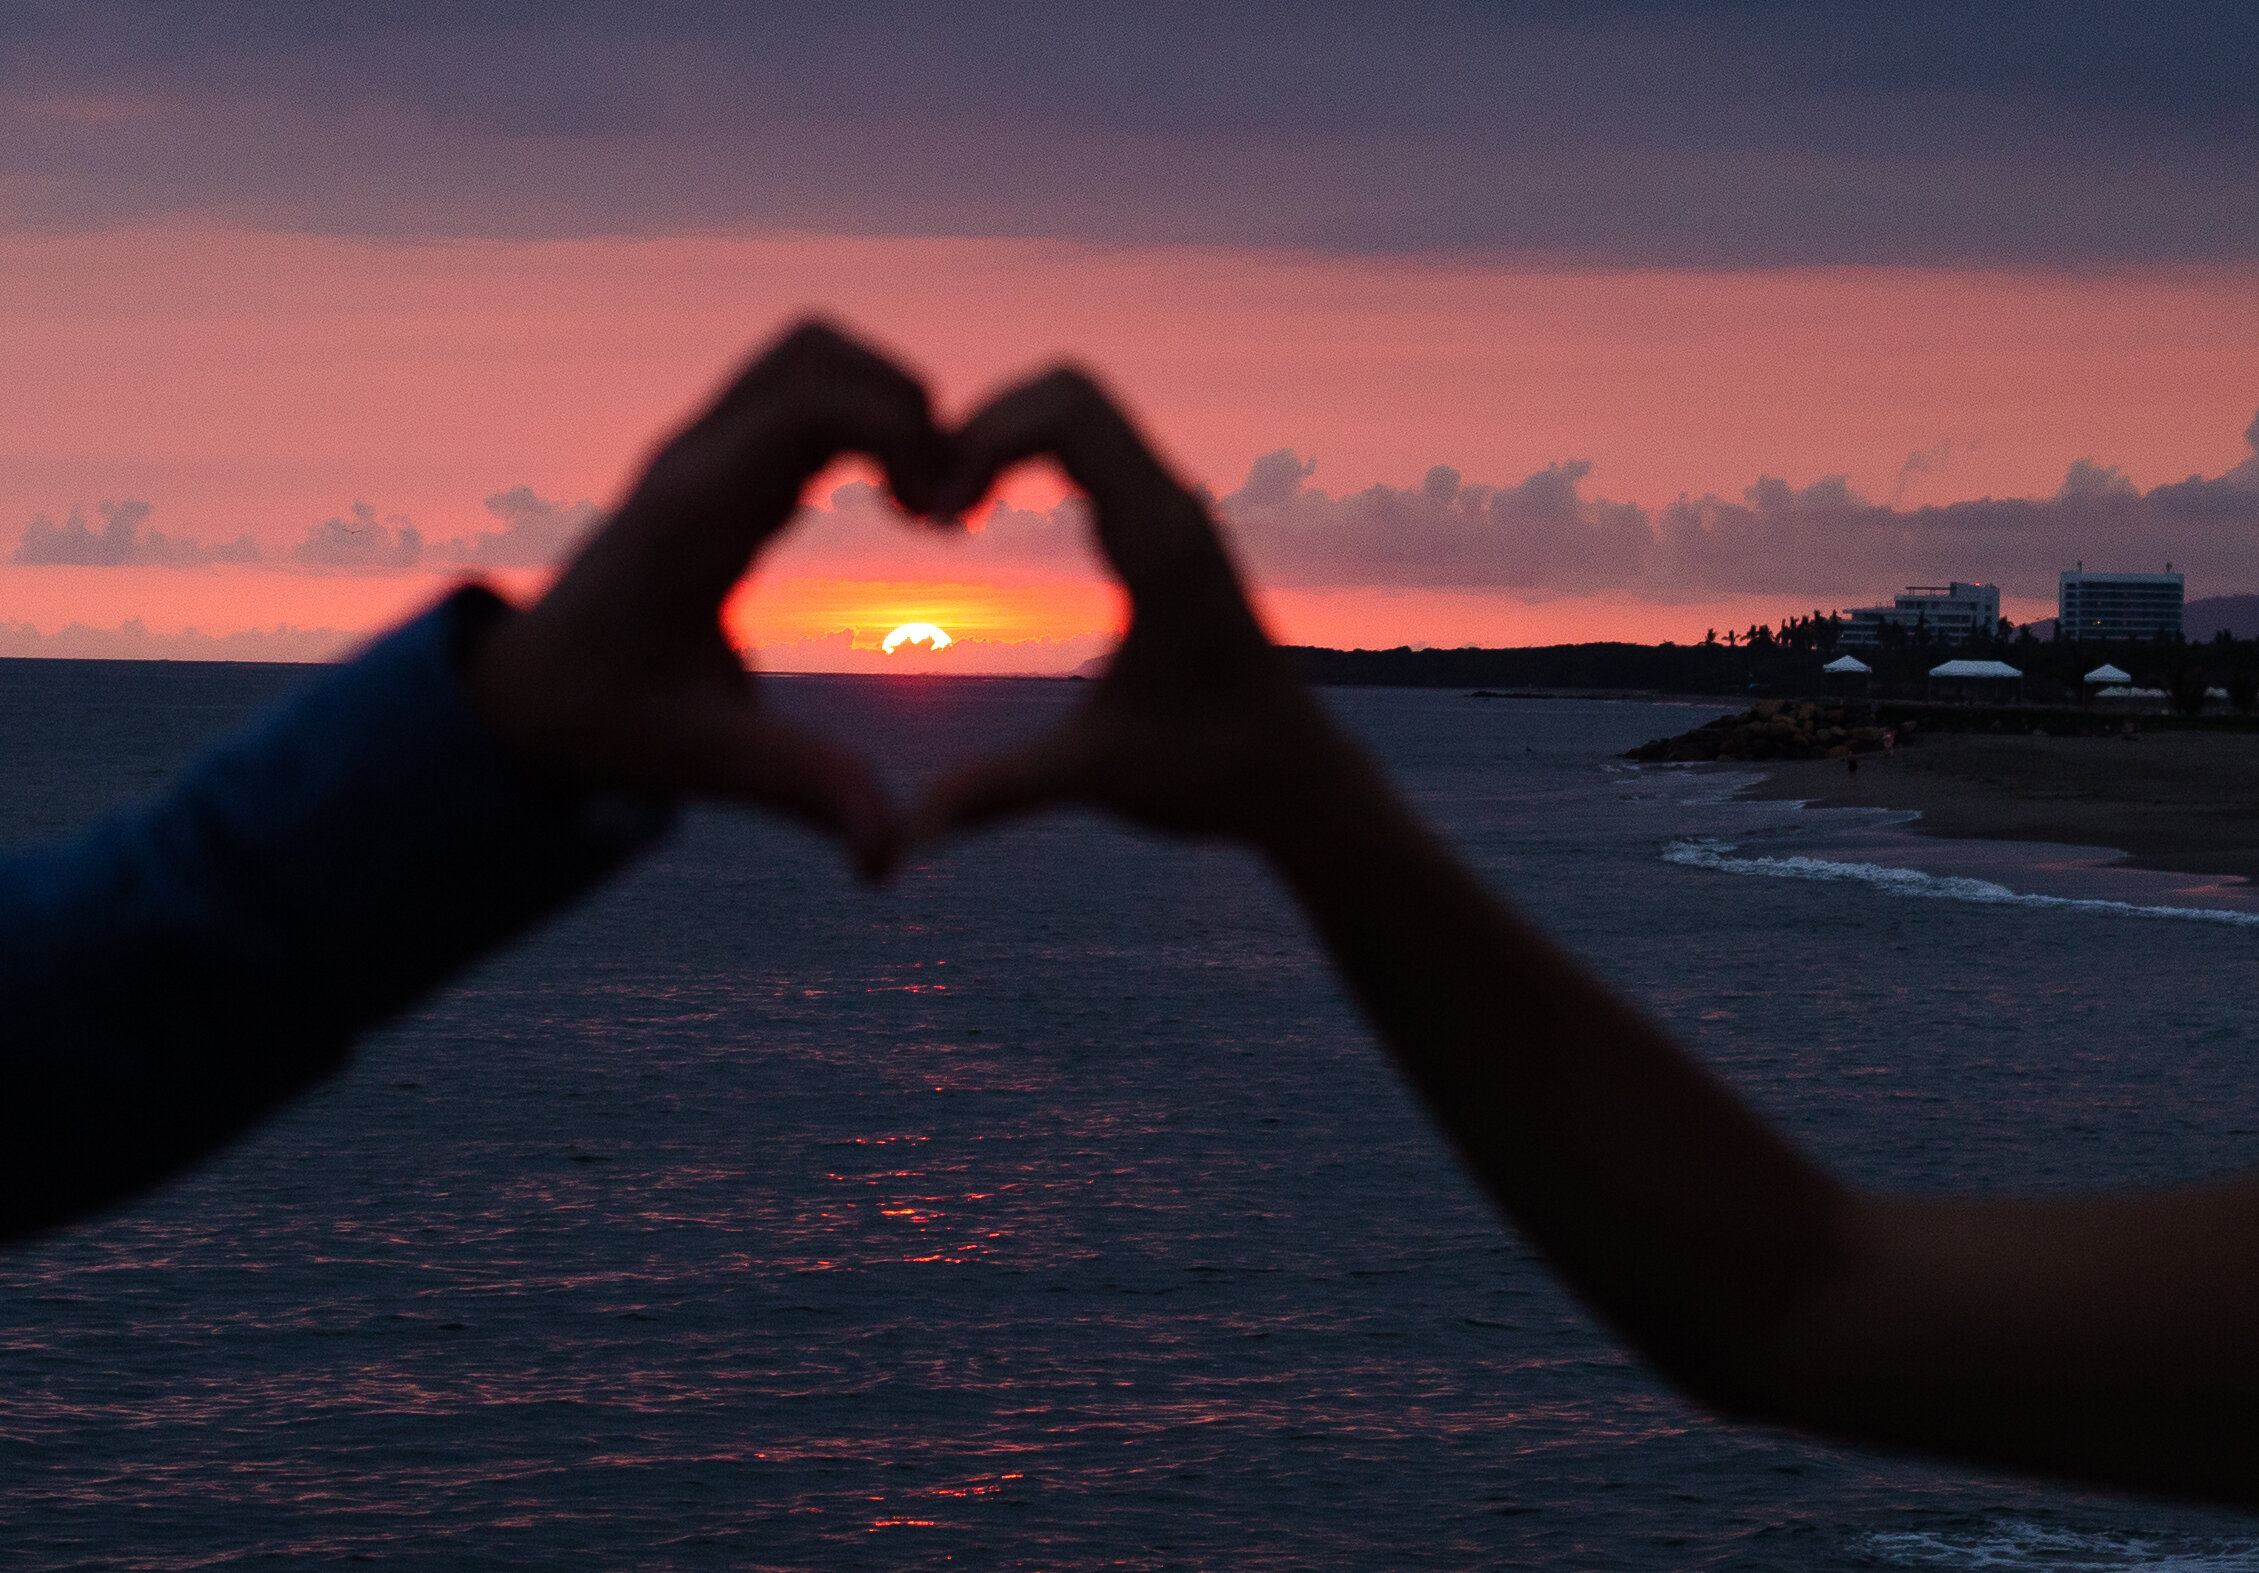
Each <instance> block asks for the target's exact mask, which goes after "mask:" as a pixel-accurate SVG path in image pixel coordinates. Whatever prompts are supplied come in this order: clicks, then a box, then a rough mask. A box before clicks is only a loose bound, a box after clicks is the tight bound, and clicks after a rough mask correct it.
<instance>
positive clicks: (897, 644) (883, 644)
mask: <svg viewBox="0 0 2259 1573" xmlns="http://www.w3.org/2000/svg"><path fill="white" fill-rule="evenodd" d="M951 643H952V641H951V640H950V637H949V636H948V635H947V634H945V633H943V632H942V631H941V630H940V629H939V628H936V627H935V626H934V625H933V624H931V623H904V624H903V625H902V626H901V627H900V628H897V629H895V630H894V632H892V633H890V634H888V635H887V636H886V637H885V638H884V639H882V640H880V641H879V648H880V649H881V650H884V651H885V652H886V653H887V654H888V655H892V654H893V653H894V652H895V651H897V650H899V649H901V648H902V646H904V645H906V644H922V645H924V646H925V647H926V648H927V649H929V650H946V649H948V648H949V646H950V644H951Z"/></svg>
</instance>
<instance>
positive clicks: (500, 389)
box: [0, 0, 2259, 671]
mask: <svg viewBox="0 0 2259 1573" xmlns="http://www.w3.org/2000/svg"><path fill="white" fill-rule="evenodd" d="M1885 9H1887V12H1888V14H1887V15H1884V14H1881V13H1882V12H1883V11H1884V10H1885ZM2254 83H2259V11H2255V10H2254V9H2253V8H2251V7H2249V6H2247V5H2237V6H2225V5H2222V6H2210V7H2208V6H2201V5H2189V6H2178V7H2171V8H2163V7H2155V6H2147V7H2141V6H2133V5H2081V4H2058V5H2044V6H2043V5H2016V4H2004V5H1995V6H1988V7H1984V8H1981V9H1980V8H1974V7H1965V6H1961V7H1945V6H1925V5H1907V6H1895V7H1890V8H1867V7H1862V8H1850V7H1814V6H1808V5H1796V6H1788V5H1765V4H1732V5H1729V4H1709V5H1704V4H1674V5H1668V6H1665V5H1641V4H1621V5H1610V4H1587V5H1578V6H1574V7H1571V6H1565V5H1522V6H1515V5H1501V4H1485V5H1463V6H1461V5H1425V6H1423V5H1410V6H1387V7H1382V6H1328V5H1322V4H1321V5H1297V6H1267V5H1250V4H1238V3H1228V0H1225V3H1213V4H1206V5H1201V6H1183V7H1175V6H1149V7H1138V8H1126V7H1097V6H1075V5H1065V4H1051V5H1043V6H1037V5H1032V4H1028V5H978V4H972V5H961V6H955V7H947V8H937V7H929V6H908V5H904V6H852V5H848V6H841V5H831V6H825V7H821V8H818V7H813V6H795V5H790V4H780V5H767V6H762V7H742V6H737V5H723V4H711V5H685V4H649V5H642V6H638V7H633V8H622V7H613V6H595V5H588V6H577V5H541V6H534V5H520V4H496V3H478V0H457V3H455V4H450V5H445V6H441V5H432V4H408V3H391V4H386V3H370V4H364V5H361V6H357V7H354V8H350V9H348V8H327V7H323V8H309V7H304V6H300V5H295V4H273V5H269V4H225V3H219V4H206V5H201V6H198V7H193V8H189V7H163V8H159V7H146V6H141V5H127V4H119V5H98V4H69V3H55V4H42V3H37V0H34V3H31V4H26V5H18V6H13V7H10V8H8V9H7V11H6V12H5V13H4V14H0V559H4V560H0V654H96V655H135V654H139V655H170V656H221V657H235V658H254V659H307V658H319V657H322V656H326V655H329V654H333V653H335V652H337V651H338V650H339V649H341V648H343V647H345V646H347V645H349V644H350V643H351V642H352V641H353V639H355V638H357V637H359V636H362V635H364V634H366V633H368V632H371V631H373V630H375V629H377V628H380V627H382V626H383V625H384V624H385V623H386V622H387V621H389V620H390V619H392V618H395V617H397V616H399V615H402V614H403V613H405V612H407V611H409V610H412V609H413V608H414V607H415V606H417V605H418V604H421V603H422V602H424V601H426V600H428V599H430V598H431V597H432V596H434V595H437V594H439V593H441V592H442V591H443V590H444V588H445V587H446V586H447V585H448V584H449V583H452V582H453V581H454V580H456V579H457V578H459V577H461V576H464V575H467V574H477V575H480V576H483V577H487V578H489V579H490V580H493V581H495V582H497V583H498V584H500V585H501V586H502V587H503V588H504V589H505V590H506V591H508V592H509V593H513V594H516V595H520V596H527V595H532V594H536V593H538V590H539V587H540V585H541V583H542V582H543V579H544V577H545V575H546V574H547V573H549V572H551V571H553V568H554V565H555V563H556V562H557V561H558V560H559V558H560V557H561V556H562V555H563V554H565V553H568V552H569V551H570V549H571V547H572V544H573V542H574V541H576V540H577V539H579V538H580V536H581V535H582V534H583V533H584V532H585V531H586V530H587V529H589V528H590V527H592V525H593V524H594V523H595V522H596V521H598V520H599V519H600V518H601V516H602V512H603V510H604V509H605V508H606V507H607V506H608V505H610V504H611V503H612V502H614V501H616V500H617V499H618V497H619V496H620V495H621V493H622V490H623V488H624V487H625V486H626V485H627V484H628V483H629V482H630V481H631V480H632V477H633V475H634V473H635V469H636V466H637V464H638V462H639V460H640V458H641V457H642V456H643V455H644V454H646V453H647V452H648V451H649V448H650V446H651V444H652V443H653V442H654V441H655V440H656V439H657V438H658V437H659V436H660V435H661V434H662V433H663V432H664V431H665V430H666V429H667V428H668V427H669V426H670V425H671V424H673V423H675V422H678V421H680V420H681V419H682V418H683V417H684V416H685V415H686V414H687V413H688V412H689V411H690V410H691V409H693V408H694V407H695V406H696V404H697V402H698V400H699V399H700V398H701V397H702V396H704V395H705V394H706V393H708V392H710V391H711V390H712V389H713V388H714V387H715V386H717V385H718V384H719V383H720V382H721V381H722V380H723V379H724V378H726V377H727V375H728V374H729V372H730V370H731V368H732V367H733V366H734V365H735V364H737V363H738V362H739V361H740V360H741V359H742V358H743V357H744V356H745V355H746V354H747V353H749V352H750V350H751V349H752V348H753V347H754V346H755V345H756V344H757V343H758V342H759V341H760V340H762V339H763V338H764V337H766V336H768V335H770V334H772V333H773V332H775V331H776V330H777V329H778V328H779V327H780V326H781V325H782V324H784V323H785V322H787V321H789V320H790V319H792V318H793V317H795V316H797V315H799V314H802V313H805V312H809V311H823V312H826V313H828V314H831V315H834V316H836V317H837V318H839V319H840V320H842V321H844V322H845V323H847V324H848V325H850V326H852V327H854V328H856V329H858V330H860V331H863V332H865V333H867V334H868V335H869V336H871V337H873V338H874V339H876V340H877V341H878V342H880V343H882V344H884V345H886V346H888V347H890V348H891V349H893V350H895V351H896V352H897V353H899V354H901V355H902V356H903V357H904V358H905V359H906V360H907V361H908V362H909V363H910V364H912V365H913V366H914V367H916V368H918V369H919V370H920V371H921V372H922V373H923V374H925V375H926V376H928V377H929V378H930V379H931V382H932V384H933V386H934V388H935V390H936V394H937V398H938V400H939V402H940V404H941V406H942V408H943V409H944V410H945V411H947V412H962V411H964V410H966V409H968V408H969V407H971V405H972V404H973V403H974V402H975V401H977V399H978V398H979V397H981V396H982V394H983V393H984V392H986V391H988V390H990V389H993V388H994V387H996V386H997V385H999V384H1000V383H1001V382H1003V381H1004V380H1006V379H1008V378H1011V377H1014V376H1017V375H1021V374H1023V373H1024V372H1025V371H1027V370H1029V369H1031V368H1032V367H1035V366H1037V365H1040V364H1042V363H1045V362H1047V361H1049V360H1052V359H1056V358H1060V357H1073V358H1075V359H1078V360H1081V361H1082V362H1084V363H1085V364H1087V365H1089V366H1091V367H1093V368H1095V369H1096V370H1097V371H1098V372H1099V373H1100V374H1101V375H1102V376H1103V377H1105V378H1106V379H1107V380H1108V381H1109V382H1110V383H1111V384H1112V385H1113V386H1114V387H1115V388H1116V389H1117V390H1118V391H1119V392H1120V393H1121V395H1122V396H1123V397H1124V398H1125V400H1126V401H1127V402H1128V403H1129V404H1130V405H1131V406H1132V407H1133V408H1134V409H1135V410H1136V411H1138V412H1139V414H1140V416H1141V418H1142V419H1143V420H1144V421H1145V423H1146V424H1147V426H1148V428H1149V429H1150V431H1151V433H1152V435H1153V436H1154V438H1155V439H1156V441H1157V442H1158V443H1159V444H1160V446H1161V447H1162V448H1163V449H1164V450H1165V451H1166V452H1167V453H1168V454H1169V456H1170V457H1171V458H1172V460H1173V461H1174V462H1175V463H1176V464H1177V466H1178V467H1179V469H1180V470H1181V471H1182V472H1183V473H1184V474H1185V475H1186V476H1187V477H1188V478H1189V479H1192V480H1194V481H1195V482H1197V483H1198V484H1200V485H1202V486H1204V487H1206V488H1207V489H1208V491H1209V492H1210V493H1211V494H1212V495H1213V496H1214V497H1215V499H1216V501H1217V506H1218V510H1219V512H1220V514H1221V515H1222V517H1223V518H1224V519H1225V521H1226V523H1227V527H1228V528H1229V529H1230V531H1231V533H1232V538H1233V540H1234V543H1235V545H1236V547H1237V549H1238V550H1239V552H1240V555H1241V557H1242V559H1243V561H1244V562H1245V564H1246V565H1247V567H1248V569H1249V572H1250V575H1251V577H1252V579H1253V580H1254V582H1255V584H1256V585H1257V587H1258V594H1259V598H1260V600H1261V603H1262V606H1263V610H1264V612H1265V615H1266V617H1267V619H1268V620H1269V622H1270V624H1271V626H1272V629H1273V632H1274V633H1275V634H1276V635H1277V636H1278V637H1280V638H1282V639H1287V640H1291V641H1294V642H1306V643H1326V644H1340V645H1358V644H1362V645H1394V644H1405V643H1410V644H1437V645H1457V644H1468V643H1481V644H1518V643H1541V642H1553V641H1557V640H1566V639H1581V638H1642V639H1658V638H1680V639H1689V638H1699V637H1701V634H1702V632H1703V630H1704V628H1706V627H1711V626H1716V627H1721V628H1723V627H1729V626H1743V625H1746V624H1747V623H1749V622H1753V621H1760V620H1765V621H1770V620H1773V619H1776V618H1778V617H1779V616H1781V615H1783V614H1786V613H1791V612H1803V611H1809V610H1813V609H1815V608H1823V609H1826V608H1834V607H1837V606H1850V605H1856V604H1867V603H1870V602H1872V601H1874V600H1877V599H1882V598H1887V596H1888V595H1889V594H1890V593H1892V592H1893V591H1895V590H1896V589H1897V588H1899V587H1900V586H1902V585H1904V584H1907V583H1935V582H1943V581H1944V580H1946V579H1949V578H1962V579H1977V580H1985V581H1991V582H1997V583H1999V584H2000V585H2001V587H2002V589H2003V592H2004V597H2005V601H2006V605H2007V607H2008V609H2009V612H2010V615H2012V616H2016V617H2019V618H2034V617H2043V616H2046V615H2049V614H2050V613H2051V612H2052V610H2053V593H2054V584H2055V577H2056V574H2057V572H2058V571H2059V570H2060V569H2062V568H2067V567H2070V566H2073V565H2074V564H2075V563H2079V562H2084V563H2086V564H2087V566H2089V567H2104V568H2136V569H2150V568H2162V567H2163V566H2164V565H2165V564H2166V563H2167V562H2168V561H2169V562H2171V563H2172V564H2173V566H2174V567H2175V568H2177V569H2181V570H2183V571H2185V572H2186V573H2187V574H2188V576H2189V593H2190V595H2191V596H2202V595H2214V594H2229V593H2239V592H2249V591H2259V549H2255V548H2259V87H2255V86H2254ZM870 479H871V477H870V476H869V475H868V474H867V472H865V471H863V470H861V469H858V468H857V467H855V466H853V465H843V466H841V467H839V468H837V469H835V470H834V471H832V472H830V473H828V474H827V475H826V476H824V477H822V478H820V479H819V481H818V482H817V483H816V485H815V486H813V487H811V489H810V494H809V503H810V507H809V510H808V512H807V515H806V517H805V518H804V519H803V521H802V523H801V525H800V526H799V527H798V528H797V529H796V530H795V531H794V533H793V534H792V536H791V537H790V538H789V539H788V540H787V542H786V543H785V544H784V545H783V546H782V547H780V548H779V549H778V550H777V551H776V552H775V553H774V554H773V556H772V557H770V558H768V559H765V560H764V562H763V564H762V568H761V572H760V574H759V575H758V576H757V578H756V580H755V581H754V583H753V584H752V586H751V587H750V588H749V590H748V591H747V592H746V593H745V594H744V595H743V596H742V597H741V598H740V600H739V601H738V602H737V603H736V604H735V605H734V606H733V608H732V610H731V614H730V615H731V620H732V624H733V627H734V628H735V629H736V630H737V631H738V632H739V634H740V635H741V636H742V637H743V638H744V639H745V640H746V642H747V643H748V644H749V645H750V646H753V647H755V648H757V650H758V652H759V657H760V659H761V660H762V661H763V662H764V664H768V665H772V666H780V667H788V668H794V669H803V670H818V669H847V670H888V669H898V668H901V667H905V666H916V665H918V664H920V663H923V664H924V665H926V666H929V667H933V668H936V669H950V670H960V671H976V670H990V671H1013V670H1019V671H1058V670H1065V669H1067V668H1069V667H1071V666H1073V665H1075V664H1078V663H1079V662H1080V661H1082V660H1085V659H1088V658H1089V657H1090V656H1092V655H1095V654H1097V653H1099V652H1101V651H1102V650H1103V649H1104V648H1105V647H1106V645H1107V643H1108V641H1109V639H1110V637H1111V635H1112V633H1113V631H1114V630H1115V629H1117V628H1118V626H1119V621H1120V618H1121V615H1122V609H1121V606H1120V602H1119V598H1118V597H1117V596H1116V595H1115V594H1114V592H1113V591H1112V589H1111V588H1110V587H1109V586H1108V585H1107V584H1106V583H1105V580H1104V576H1103V574H1102V573H1100V571H1099V569H1098V567H1097V564H1096V562H1095V560H1094V558H1093V557H1092V555H1091V554H1090V552H1089V549H1088V547H1087V545H1086V544H1085V542H1084V540H1083V533H1082V530H1081V528H1080V520H1079V515H1078V513H1077V509H1078V506H1079V505H1078V503H1077V502H1076V500H1075V499H1073V498H1072V497H1070V496H1068V495H1067V494H1066V492H1065V489H1064V487H1063V486H1062V484H1061V483H1060V482H1059V481H1058V480H1057V479H1056V478H1055V477H1052V476H1049V475H1047V474H1043V473H1040V472H1037V473H1027V474H1023V475H1021V476H1019V477H1017V478H1016V479H1015V480H1014V481H1013V482H1012V483H1011V484H1010V485H1009V486H1008V488H1007V491H1006V494H1005V497H1004V499H1003V501H1002V502H1001V503H1000V504H999V505H998V507H997V509H996V511H995V512H994V514H993V515H992V516H990V517H988V518H987V519H985V520H984V521H983V524H984V527H983V528H982V529H980V530H979V531H978V532H976V533H975V534H974V535H972V536H971V537H970V538H968V539H965V540H962V541H954V542H939V541H934V540H932V539H929V538H925V537H921V536H919V535H917V534H915V533H913V532H912V531H910V530H908V529H906V528H904V526H903V524H902V522H901V521H900V520H898V519H896V518H894V517H892V516H891V511H890V510H889V509H888V508H887V507H886V505H885V503H884V500H883V498H882V497H880V496H879V495H878V494H877V493H875V492H874V491H873V489H872V488H871V486H870V484H869V483H870ZM907 621H931V622H935V623H938V624H940V625H941V626H943V627H945V628H948V629H949V630H950V632H951V633H952V634H954V635H956V636H957V643H956V644H954V645H953V646H952V647H951V648H950V649H949V650H947V651H945V652H941V653H939V654H932V653H928V652H924V651H920V650H904V651H898V652H897V653H896V654H895V655H893V656H885V655H882V654H881V653H880V652H879V651H878V648H877V647H878V644H879V641H880V640H881V639H882V638H883V636H884V635H885V633H886V632H887V631H888V630H889V629H890V628H892V627H893V626H895V625H896V624H897V623H900V622H907Z"/></svg>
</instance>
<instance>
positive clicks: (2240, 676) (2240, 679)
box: [2228, 666, 2259, 715]
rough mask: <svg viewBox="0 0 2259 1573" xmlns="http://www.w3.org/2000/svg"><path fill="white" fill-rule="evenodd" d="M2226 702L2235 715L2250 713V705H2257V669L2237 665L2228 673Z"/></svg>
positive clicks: (2258, 686)
mask: <svg viewBox="0 0 2259 1573" xmlns="http://www.w3.org/2000/svg"><path fill="white" fill-rule="evenodd" d="M2228 703H2229V704H2231V705H2234V706H2235V712H2236V714H2237V715H2249V714H2251V709H2252V706H2254V705H2259V671H2255V670H2253V669H2252V668H2251V667H2248V666H2239V667H2237V668H2236V669H2235V670H2234V671H2232V672H2230V673H2229V674H2228Z"/></svg>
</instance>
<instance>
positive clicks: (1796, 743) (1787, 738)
mask: <svg viewBox="0 0 2259 1573" xmlns="http://www.w3.org/2000/svg"><path fill="white" fill-rule="evenodd" d="M1914 730H1915V723H1914V722H1911V721H1907V722H1902V723H1900V724H1899V725H1898V726H1897V727H1895V728H1894V727H1889V726H1885V725H1883V724H1882V723H1881V722H1880V721H1878V720H1877V719H1875V717H1874V715H1873V713H1872V712H1871V711H1870V710H1868V709H1867V707H1866V706H1864V705H1825V704H1817V703H1805V704H1796V703H1793V702H1791V701H1788V700H1780V699H1768V700H1766V701H1764V702H1763V703H1762V704H1760V705H1758V706H1757V708H1756V709H1754V710H1746V711H1744V712H1742V713H1741V714H1740V715H1729V716H1720V717H1718V719H1717V720H1715V721H1711V722H1707V723H1705V724H1704V725H1702V726H1698V727H1696V728H1695V729H1694V730H1693V731H1691V732H1681V733H1680V734H1679V735H1678V736H1677V737H1659V738H1657V739H1655V741H1653V742H1652V743H1642V744H1640V745H1639V747H1637V748H1635V749H1633V750H1631V752H1629V753H1628V754H1626V755H1625V756H1624V757H1625V758H1626V759H1640V760H1646V761H1648V762H1650V763H1654V762H1659V761H1660V762H1667V763H1670V764H1695V763H1703V762H1708V761H1712V760H1727V761H1731V760H1743V759H1752V760H1755V759H1849V758H1850V757H1851V756H1852V755H1853V754H1871V753H1876V752H1878V751H1880V750H1881V749H1882V747H1883V746H1884V743H1883V740H1884V738H1885V737H1889V736H1891V735H1892V734H1893V733H1895V734H1896V735H1895V741H1897V742H1901V743H1903V742H1907V741H1910V740H1911V734H1912V733H1913V732H1914Z"/></svg>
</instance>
